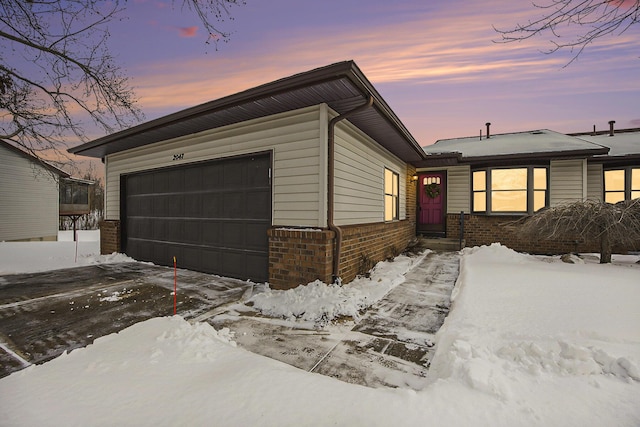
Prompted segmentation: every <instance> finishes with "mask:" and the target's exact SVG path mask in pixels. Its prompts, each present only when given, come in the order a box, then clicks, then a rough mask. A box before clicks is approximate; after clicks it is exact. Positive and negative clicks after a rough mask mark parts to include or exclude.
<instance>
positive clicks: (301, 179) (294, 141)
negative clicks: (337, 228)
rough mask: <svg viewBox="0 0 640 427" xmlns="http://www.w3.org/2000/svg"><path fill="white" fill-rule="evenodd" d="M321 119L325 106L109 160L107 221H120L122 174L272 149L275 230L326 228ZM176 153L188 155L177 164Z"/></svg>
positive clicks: (184, 137)
mask: <svg viewBox="0 0 640 427" xmlns="http://www.w3.org/2000/svg"><path fill="white" fill-rule="evenodd" d="M323 117H324V118H323ZM321 120H323V121H326V106H324V105H318V106H313V107H308V108H303V109H300V110H295V111H290V112H286V113H281V114H276V115H273V116H268V117H263V118H259V119H254V120H250V121H246V122H242V123H237V124H233V125H229V126H225V127H222V128H217V129H211V130H207V131H203V132H199V133H197V134H192V135H186V136H183V137H179V138H174V139H171V140H167V141H162V142H158V143H155V144H150V145H147V146H143V147H139V148H134V149H131V150H127V151H124V152H120V153H116V154H112V155H109V156H108V158H107V162H106V218H107V219H120V175H121V174H128V173H132V172H139V171H144V170H149V169H155V168H161V167H167V166H178V165H181V164H188V163H192V162H199V161H206V160H213V159H222V158H225V157H230V156H237V155H244V154H251V153H257V152H264V151H268V150H272V152H273V172H272V177H273V221H272V222H273V225H287V226H303V227H319V226H325V225H326V215H325V216H323V215H322V214H321V213H320V210H319V206H320V204H321V203H323V202H324V197H322V198H320V199H319V195H320V193H321V191H320V190H321V188H322V186H323V183H324V179H323V178H320V175H321V174H320V173H319V171H320V169H321V160H320V159H321V158H322V157H321V156H325V158H326V155H325V154H324V148H322V147H321V144H320V138H321V132H322V131H321V127H320V121H321ZM325 127H326V126H325ZM325 140H326V138H325ZM174 154H184V156H183V158H182V159H181V160H177V161H174V160H173V156H174ZM325 188H326V187H325ZM325 192H326V191H325ZM323 221H324V222H323Z"/></svg>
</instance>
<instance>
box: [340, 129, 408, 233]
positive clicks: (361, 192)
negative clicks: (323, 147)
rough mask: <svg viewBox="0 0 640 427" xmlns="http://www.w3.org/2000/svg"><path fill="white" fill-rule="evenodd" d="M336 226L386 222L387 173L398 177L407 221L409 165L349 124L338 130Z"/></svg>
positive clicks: (401, 209) (401, 213) (401, 207)
mask: <svg viewBox="0 0 640 427" xmlns="http://www.w3.org/2000/svg"><path fill="white" fill-rule="evenodd" d="M335 143H336V147H335V150H336V151H335V220H334V221H335V223H336V225H352V224H367V223H375V222H383V221H384V171H385V168H386V169H389V170H391V171H392V172H395V173H397V174H398V178H399V184H400V193H399V216H398V218H399V219H400V220H403V219H405V218H406V182H407V166H406V163H405V162H403V161H402V160H400V159H398V158H397V157H395V156H394V155H392V154H391V153H389V152H387V151H386V150H384V149H383V148H382V147H381V146H380V145H379V144H377V143H376V142H375V141H373V140H372V139H371V138H369V137H368V136H367V135H365V134H364V133H362V132H360V131H359V130H358V129H357V128H355V127H354V126H353V125H351V124H350V123H348V122H347V121H341V122H339V123H338V124H337V125H336V129H335Z"/></svg>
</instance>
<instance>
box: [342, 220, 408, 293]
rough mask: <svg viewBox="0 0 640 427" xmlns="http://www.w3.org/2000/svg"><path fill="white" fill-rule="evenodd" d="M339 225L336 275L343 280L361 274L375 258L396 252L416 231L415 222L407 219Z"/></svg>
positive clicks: (390, 255)
mask: <svg viewBox="0 0 640 427" xmlns="http://www.w3.org/2000/svg"><path fill="white" fill-rule="evenodd" d="M341 228H342V253H341V255H340V278H341V279H342V282H343V283H349V282H351V281H352V280H353V279H355V278H356V276H358V275H362V274H365V273H366V272H367V271H369V270H370V269H371V268H372V267H373V266H374V265H375V264H376V263H377V262H378V261H382V260H385V259H388V258H392V257H394V256H396V255H398V254H400V253H401V252H402V251H403V250H404V249H405V248H406V247H407V245H408V244H409V242H410V241H411V240H413V238H414V237H415V235H416V228H415V223H413V222H412V221H410V220H405V221H399V222H391V223H376V224H363V225H350V226H345V227H341Z"/></svg>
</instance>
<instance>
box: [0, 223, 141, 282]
mask: <svg viewBox="0 0 640 427" xmlns="http://www.w3.org/2000/svg"><path fill="white" fill-rule="evenodd" d="M77 233H78V241H77V242H74V241H73V232H72V231H60V232H58V241H57V242H0V255H1V256H0V274H19V273H36V272H40V271H49V270H57V269H61V268H70V267H81V266H85V265H92V264H107V263H116V262H135V260H134V259H132V258H130V257H128V256H126V255H124V254H118V253H113V254H111V255H100V231H99V230H90V231H84V230H82V231H78V232H77Z"/></svg>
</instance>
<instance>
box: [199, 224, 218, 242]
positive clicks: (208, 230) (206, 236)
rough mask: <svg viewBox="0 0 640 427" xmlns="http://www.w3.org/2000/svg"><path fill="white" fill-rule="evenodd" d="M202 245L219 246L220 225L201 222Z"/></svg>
mask: <svg viewBox="0 0 640 427" xmlns="http://www.w3.org/2000/svg"><path fill="white" fill-rule="evenodd" d="M202 244H203V245H204V246H216V245H219V244H220V223H219V222H215V221H203V222H202Z"/></svg>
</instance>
